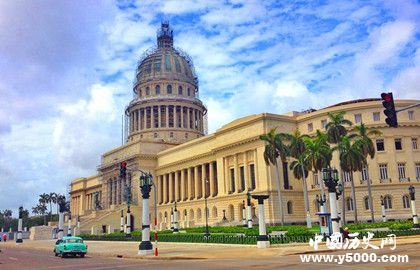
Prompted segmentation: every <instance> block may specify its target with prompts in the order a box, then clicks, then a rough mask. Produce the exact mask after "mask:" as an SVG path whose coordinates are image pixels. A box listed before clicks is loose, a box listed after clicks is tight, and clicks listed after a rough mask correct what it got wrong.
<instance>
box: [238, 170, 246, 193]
mask: <svg viewBox="0 0 420 270" xmlns="http://www.w3.org/2000/svg"><path fill="white" fill-rule="evenodd" d="M239 172H240V174H241V175H240V177H241V188H240V190H239V191H244V190H245V170H244V166H241V167H239Z"/></svg>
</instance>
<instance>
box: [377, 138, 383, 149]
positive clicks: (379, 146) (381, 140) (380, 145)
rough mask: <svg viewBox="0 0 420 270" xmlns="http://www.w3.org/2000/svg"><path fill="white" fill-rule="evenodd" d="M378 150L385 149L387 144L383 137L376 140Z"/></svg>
mask: <svg viewBox="0 0 420 270" xmlns="http://www.w3.org/2000/svg"><path fill="white" fill-rule="evenodd" d="M376 151H385V144H384V140H383V139H377V140H376Z"/></svg>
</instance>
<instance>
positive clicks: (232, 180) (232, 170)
mask: <svg viewBox="0 0 420 270" xmlns="http://www.w3.org/2000/svg"><path fill="white" fill-rule="evenodd" d="M230 186H231V187H232V189H231V191H232V192H235V169H234V168H231V169H230Z"/></svg>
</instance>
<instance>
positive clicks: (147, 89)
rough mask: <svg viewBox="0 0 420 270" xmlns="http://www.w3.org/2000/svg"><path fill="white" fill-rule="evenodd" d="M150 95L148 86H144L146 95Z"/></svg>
mask: <svg viewBox="0 0 420 270" xmlns="http://www.w3.org/2000/svg"><path fill="white" fill-rule="evenodd" d="M148 95H150V88H149V86H147V87H146V96H148Z"/></svg>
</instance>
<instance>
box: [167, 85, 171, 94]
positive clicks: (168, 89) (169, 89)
mask: <svg viewBox="0 0 420 270" xmlns="http://www.w3.org/2000/svg"><path fill="white" fill-rule="evenodd" d="M166 93H168V94H172V85H170V84H168V86H166Z"/></svg>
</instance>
